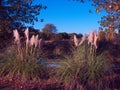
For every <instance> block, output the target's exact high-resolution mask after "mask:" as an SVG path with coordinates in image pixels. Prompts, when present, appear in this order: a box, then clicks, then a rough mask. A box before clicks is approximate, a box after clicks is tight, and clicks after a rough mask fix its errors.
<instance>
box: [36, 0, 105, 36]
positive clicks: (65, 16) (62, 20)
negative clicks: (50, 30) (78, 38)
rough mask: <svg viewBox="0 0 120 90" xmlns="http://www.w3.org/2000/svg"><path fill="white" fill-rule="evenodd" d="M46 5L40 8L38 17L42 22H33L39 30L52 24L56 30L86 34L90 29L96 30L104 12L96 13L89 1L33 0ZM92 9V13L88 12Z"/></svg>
mask: <svg viewBox="0 0 120 90" xmlns="http://www.w3.org/2000/svg"><path fill="white" fill-rule="evenodd" d="M35 3H37V4H38V3H42V4H43V5H46V6H47V9H46V10H42V11H41V12H40V15H39V16H38V19H39V20H40V19H44V22H40V21H39V22H35V25H34V27H35V28H36V29H39V30H40V31H41V30H42V28H43V27H44V26H45V25H46V24H48V23H49V24H54V25H55V26H56V28H57V30H58V32H67V33H78V34H79V33H82V34H88V33H89V32H90V30H96V31H97V30H98V28H99V23H98V21H99V20H100V19H101V16H102V15H104V13H102V12H100V13H96V12H95V8H94V7H93V6H91V2H85V3H80V2H79V1H78V2H77V1H73V0H35ZM89 10H92V11H93V12H92V13H89Z"/></svg>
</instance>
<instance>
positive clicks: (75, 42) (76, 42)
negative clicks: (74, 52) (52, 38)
mask: <svg viewBox="0 0 120 90" xmlns="http://www.w3.org/2000/svg"><path fill="white" fill-rule="evenodd" d="M78 43H79V40H78V38H77V36H76V35H74V44H75V46H78Z"/></svg>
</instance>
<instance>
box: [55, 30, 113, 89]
mask: <svg viewBox="0 0 120 90" xmlns="http://www.w3.org/2000/svg"><path fill="white" fill-rule="evenodd" d="M92 33H93V32H92ZM91 36H92V35H91ZM88 38H90V37H88ZM95 38H96V37H94V40H92V38H91V39H87V36H86V40H84V42H83V40H81V41H82V43H80V46H78V47H77V48H76V49H75V50H74V51H73V55H72V56H69V57H67V58H66V59H65V60H64V61H62V62H61V67H59V69H58V71H57V76H58V77H59V79H60V80H61V82H63V83H64V85H65V89H66V90H108V88H109V83H108V82H106V81H105V80H104V78H105V76H107V75H110V74H111V73H112V70H111V66H112V65H111V64H110V63H109V60H108V58H107V55H106V54H105V53H104V52H103V53H101V54H99V55H97V54H96V48H97V46H96V42H95V40H96V39H95ZM83 39H85V37H83ZM88 40H90V41H88Z"/></svg>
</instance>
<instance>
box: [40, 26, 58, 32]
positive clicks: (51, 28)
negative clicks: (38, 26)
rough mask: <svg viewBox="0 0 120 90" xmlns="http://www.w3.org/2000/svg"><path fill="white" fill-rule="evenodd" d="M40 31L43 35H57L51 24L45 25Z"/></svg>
mask: <svg viewBox="0 0 120 90" xmlns="http://www.w3.org/2000/svg"><path fill="white" fill-rule="evenodd" d="M42 31H43V32H44V33H57V28H56V26H55V25H53V24H46V25H45V27H44V28H43V29H42Z"/></svg>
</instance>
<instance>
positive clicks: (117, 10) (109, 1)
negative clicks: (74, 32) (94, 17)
mask: <svg viewBox="0 0 120 90" xmlns="http://www.w3.org/2000/svg"><path fill="white" fill-rule="evenodd" d="M93 5H94V6H95V7H96V11H97V12H99V11H100V9H104V10H105V11H106V12H107V14H108V15H106V16H103V17H102V18H101V21H100V24H101V26H102V27H103V28H107V29H109V30H111V26H112V28H113V29H114V30H118V31H119V33H120V0H93Z"/></svg>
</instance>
